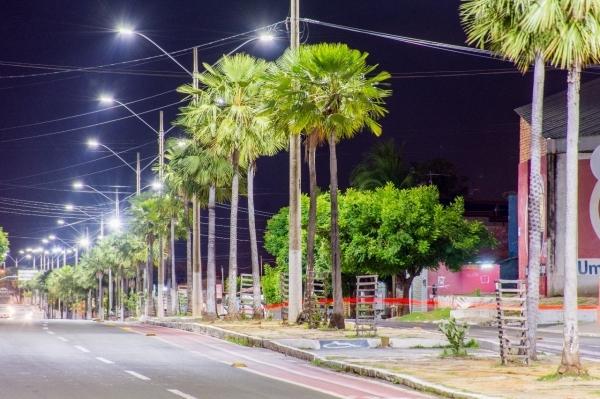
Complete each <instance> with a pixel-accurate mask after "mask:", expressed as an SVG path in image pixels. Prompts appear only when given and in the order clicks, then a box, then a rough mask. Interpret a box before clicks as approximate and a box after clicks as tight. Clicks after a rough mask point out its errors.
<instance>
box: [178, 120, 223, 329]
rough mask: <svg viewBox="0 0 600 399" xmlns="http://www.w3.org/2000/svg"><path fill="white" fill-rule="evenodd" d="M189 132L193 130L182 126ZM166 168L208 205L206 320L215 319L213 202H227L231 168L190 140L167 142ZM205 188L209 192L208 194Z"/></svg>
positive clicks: (215, 155) (192, 127)
mask: <svg viewBox="0 0 600 399" xmlns="http://www.w3.org/2000/svg"><path fill="white" fill-rule="evenodd" d="M182 127H183V128H185V129H186V130H187V131H188V132H189V131H191V130H193V129H194V126H186V125H182ZM167 148H168V151H167V159H168V160H169V168H172V169H173V170H174V171H177V175H178V176H179V177H180V178H182V179H183V180H184V181H186V182H187V183H186V184H188V185H189V187H191V191H193V192H195V193H196V195H197V198H201V199H202V201H205V199H206V201H207V205H208V250H207V267H206V269H207V270H206V277H207V287H206V314H205V316H206V318H207V319H214V318H216V317H217V311H216V291H215V287H216V263H215V251H216V239H215V221H216V217H215V202H216V201H217V200H218V201H220V202H222V201H227V200H228V196H229V193H230V191H229V184H230V183H231V178H232V167H231V164H230V163H229V161H228V160H227V159H226V158H224V157H220V156H218V155H217V154H215V153H214V152H212V151H210V148H207V147H205V146H202V145H199V144H198V143H197V142H195V141H193V140H185V141H177V142H176V143H175V142H167ZM207 187H208V190H207Z"/></svg>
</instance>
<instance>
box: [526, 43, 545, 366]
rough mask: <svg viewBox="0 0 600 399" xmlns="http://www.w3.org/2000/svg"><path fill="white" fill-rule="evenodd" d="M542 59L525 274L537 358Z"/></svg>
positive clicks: (537, 72)
mask: <svg viewBox="0 0 600 399" xmlns="http://www.w3.org/2000/svg"><path fill="white" fill-rule="evenodd" d="M544 74H545V66H544V58H543V56H542V55H541V54H538V55H537V56H536V58H535V65H534V71H533V95H532V97H533V102H532V106H531V108H532V112H531V151H530V152H531V161H530V171H529V206H528V207H527V209H528V217H529V265H528V269H529V271H528V273H527V317H528V324H529V325H528V329H527V339H528V340H529V351H530V354H531V357H532V359H536V358H537V354H536V342H537V313H538V307H539V302H540V251H541V244H542V243H541V241H542V196H543V193H544V186H543V183H542V172H541V156H542V143H541V141H542V121H543V110H544Z"/></svg>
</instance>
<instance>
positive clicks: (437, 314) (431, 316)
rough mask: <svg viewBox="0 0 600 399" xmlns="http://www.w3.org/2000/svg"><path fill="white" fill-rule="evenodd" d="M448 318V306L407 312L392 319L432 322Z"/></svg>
mask: <svg viewBox="0 0 600 399" xmlns="http://www.w3.org/2000/svg"><path fill="white" fill-rule="evenodd" d="M449 318H450V308H440V309H435V310H432V311H431V312H420V313H409V314H406V315H404V316H400V317H396V318H395V319H394V320H398V321H408V322H432V321H441V320H448V319H449Z"/></svg>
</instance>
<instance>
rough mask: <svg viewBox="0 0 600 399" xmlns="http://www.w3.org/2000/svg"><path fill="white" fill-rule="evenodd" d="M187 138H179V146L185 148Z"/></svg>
mask: <svg viewBox="0 0 600 399" xmlns="http://www.w3.org/2000/svg"><path fill="white" fill-rule="evenodd" d="M187 144H188V143H187V140H186V139H179V140H177V147H179V148H185V147H187Z"/></svg>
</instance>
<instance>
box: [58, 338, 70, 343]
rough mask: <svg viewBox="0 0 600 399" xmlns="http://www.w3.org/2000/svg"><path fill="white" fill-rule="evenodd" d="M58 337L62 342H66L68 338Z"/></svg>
mask: <svg viewBox="0 0 600 399" xmlns="http://www.w3.org/2000/svg"><path fill="white" fill-rule="evenodd" d="M57 338H58V339H60V340H61V341H62V342H68V341H69V340H68V339H66V338H65V337H57Z"/></svg>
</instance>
